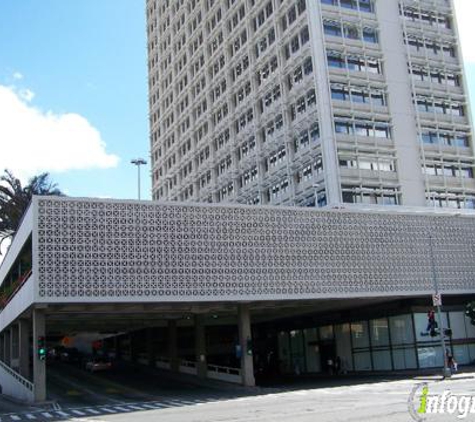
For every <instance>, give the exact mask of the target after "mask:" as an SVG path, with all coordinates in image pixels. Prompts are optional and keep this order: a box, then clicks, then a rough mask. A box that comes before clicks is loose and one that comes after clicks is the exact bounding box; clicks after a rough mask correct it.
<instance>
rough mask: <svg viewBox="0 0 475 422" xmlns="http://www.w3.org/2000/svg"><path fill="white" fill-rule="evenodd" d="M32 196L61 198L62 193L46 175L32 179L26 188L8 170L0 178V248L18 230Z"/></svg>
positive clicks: (42, 174)
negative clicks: (56, 196)
mask: <svg viewBox="0 0 475 422" xmlns="http://www.w3.org/2000/svg"><path fill="white" fill-rule="evenodd" d="M33 195H59V196H62V195H63V193H62V192H61V191H60V190H59V189H58V188H57V187H56V184H55V183H53V182H51V181H50V180H49V174H48V173H41V174H39V175H38V176H34V177H32V178H31V179H30V180H29V182H28V184H27V185H26V186H22V184H21V181H20V180H19V179H17V178H16V177H15V176H14V175H13V173H12V172H11V171H9V170H5V171H4V174H3V175H2V176H0V246H1V244H2V242H3V241H4V240H5V239H7V238H9V237H11V236H13V235H14V234H15V233H16V231H17V230H18V227H19V225H20V222H21V219H22V217H23V214H24V213H25V211H26V210H27V208H28V205H29V204H30V201H31V198H32V196H33ZM0 253H1V252H0Z"/></svg>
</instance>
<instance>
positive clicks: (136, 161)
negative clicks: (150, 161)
mask: <svg viewBox="0 0 475 422" xmlns="http://www.w3.org/2000/svg"><path fill="white" fill-rule="evenodd" d="M130 163H131V164H135V165H136V166H137V178H138V182H137V183H138V186H137V187H138V195H139V201H140V166H141V165H145V164H147V162H146V161H145V160H144V159H143V158H134V159H133V160H131V161H130Z"/></svg>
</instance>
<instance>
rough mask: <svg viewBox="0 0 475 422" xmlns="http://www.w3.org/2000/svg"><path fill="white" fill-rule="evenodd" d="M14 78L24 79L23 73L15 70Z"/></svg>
mask: <svg viewBox="0 0 475 422" xmlns="http://www.w3.org/2000/svg"><path fill="white" fill-rule="evenodd" d="M13 79H15V80H17V81H20V80H22V79H23V75H22V74H21V73H20V72H15V73H14V74H13Z"/></svg>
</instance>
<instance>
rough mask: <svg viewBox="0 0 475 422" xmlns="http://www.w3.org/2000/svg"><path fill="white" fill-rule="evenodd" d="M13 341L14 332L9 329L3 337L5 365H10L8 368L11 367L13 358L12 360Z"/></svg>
mask: <svg viewBox="0 0 475 422" xmlns="http://www.w3.org/2000/svg"><path fill="white" fill-rule="evenodd" d="M11 340H12V332H11V329H10V328H9V329H7V330H5V334H4V335H3V348H4V358H3V362H4V363H5V365H8V366H10V365H11V358H12V355H11V352H12V347H11V344H12V343H11Z"/></svg>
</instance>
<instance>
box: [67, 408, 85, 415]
mask: <svg viewBox="0 0 475 422" xmlns="http://www.w3.org/2000/svg"><path fill="white" fill-rule="evenodd" d="M70 412H71V413H74V414H75V415H79V416H86V414H85V413H84V412H81V411H80V410H76V409H72V410H70Z"/></svg>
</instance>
